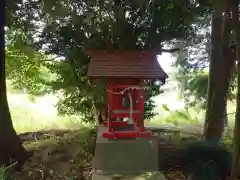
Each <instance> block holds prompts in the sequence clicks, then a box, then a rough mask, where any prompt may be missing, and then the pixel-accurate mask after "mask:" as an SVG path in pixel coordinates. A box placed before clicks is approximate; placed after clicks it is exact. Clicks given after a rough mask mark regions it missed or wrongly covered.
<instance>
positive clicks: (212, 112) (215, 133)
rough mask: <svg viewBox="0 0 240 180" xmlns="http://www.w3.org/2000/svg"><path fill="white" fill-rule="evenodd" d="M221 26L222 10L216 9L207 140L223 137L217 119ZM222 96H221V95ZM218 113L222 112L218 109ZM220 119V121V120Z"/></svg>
mask: <svg viewBox="0 0 240 180" xmlns="http://www.w3.org/2000/svg"><path fill="white" fill-rule="evenodd" d="M221 26H222V12H221V11H220V12H219V11H215V12H213V14H212V37H211V44H212V54H211V60H210V66H209V85H208V99H207V111H206V120H205V125H204V136H205V139H207V140H217V141H218V140H219V139H220V137H221V131H222V130H221V129H222V126H223V125H222V123H223V122H222V121H221V120H220V119H216V117H214V116H216V106H215V105H217V104H216V99H217V98H219V97H218V95H217V85H218V83H217V82H218V78H219V77H218V76H217V74H218V72H219V67H218V66H219V60H220V59H221V54H220V51H221V43H220V41H221V39H222V38H221ZM220 98H221V97H220ZM217 113H221V111H218V112H217ZM218 121H219V122H218Z"/></svg>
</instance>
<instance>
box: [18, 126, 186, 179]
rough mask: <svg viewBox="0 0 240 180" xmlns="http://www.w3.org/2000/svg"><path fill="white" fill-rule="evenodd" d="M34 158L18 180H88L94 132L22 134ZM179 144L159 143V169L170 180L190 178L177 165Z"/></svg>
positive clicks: (82, 130)
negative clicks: (175, 155) (175, 153)
mask: <svg viewBox="0 0 240 180" xmlns="http://www.w3.org/2000/svg"><path fill="white" fill-rule="evenodd" d="M20 137H21V138H22V139H23V141H24V146H25V147H26V148H27V149H28V150H31V151H34V156H33V157H32V158H31V159H30V160H29V161H28V162H27V163H26V164H25V166H24V170H23V171H22V172H20V173H18V174H16V175H15V176H16V179H18V180H33V179H36V180H50V179H51V180H88V179H89V178H90V177H91V159H92V157H93V153H94V149H95V139H96V131H95V129H90V128H82V129H79V130H73V131H61V130H51V131H46V132H38V133H35V134H34V133H26V134H22V135H20ZM178 148H179V145H178V144H172V143H167V142H162V143H161V144H160V158H161V162H162V163H161V164H160V170H161V171H162V172H163V173H164V174H165V176H166V178H167V179H170V180H173V179H174V180H185V179H187V178H186V176H185V175H184V173H183V172H181V170H180V169H181V168H180V167H179V166H178V162H177V159H176V157H174V155H173V154H174V152H175V151H176V150H177V149H178Z"/></svg>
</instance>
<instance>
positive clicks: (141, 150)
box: [92, 127, 164, 180]
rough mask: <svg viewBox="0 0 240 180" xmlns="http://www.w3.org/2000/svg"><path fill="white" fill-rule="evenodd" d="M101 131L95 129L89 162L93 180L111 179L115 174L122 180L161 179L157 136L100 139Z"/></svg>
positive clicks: (101, 129) (102, 128)
mask: <svg viewBox="0 0 240 180" xmlns="http://www.w3.org/2000/svg"><path fill="white" fill-rule="evenodd" d="M104 129H105V128H104V127H99V129H98V131H99V133H98V136H97V142H96V149H95V156H94V158H93V162H92V166H93V170H94V172H93V176H92V179H93V180H102V179H106V180H108V179H109V180H110V179H111V180H112V179H113V180H114V175H116V174H120V176H121V178H120V179H122V180H128V179H129V180H130V179H131V180H134V179H136V180H145V179H149V180H155V179H157V178H158V179H160V180H162V179H163V178H159V177H160V176H161V177H164V176H163V175H162V174H161V173H159V172H158V147H159V146H158V139H157V138H156V137H152V138H141V139H121V140H119V139H118V140H108V139H104V138H102V136H101V132H103V131H104ZM150 177H151V178H150ZM144 178H145V179H144ZM116 179H117V177H116Z"/></svg>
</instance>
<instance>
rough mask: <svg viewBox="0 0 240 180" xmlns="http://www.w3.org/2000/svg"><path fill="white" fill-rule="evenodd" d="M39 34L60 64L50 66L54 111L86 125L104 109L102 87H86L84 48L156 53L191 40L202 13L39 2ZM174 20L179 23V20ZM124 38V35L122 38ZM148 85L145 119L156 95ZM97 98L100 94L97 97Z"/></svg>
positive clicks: (126, 4) (194, 7)
mask: <svg viewBox="0 0 240 180" xmlns="http://www.w3.org/2000/svg"><path fill="white" fill-rule="evenodd" d="M42 5H43V11H44V12H45V13H44V14H43V17H44V18H43V19H42V21H43V23H42V24H43V25H42V28H43V33H42V34H41V36H40V38H41V40H40V41H39V42H38V43H37V44H38V47H39V48H44V49H45V51H46V52H47V53H49V54H54V55H56V56H57V57H61V58H62V60H61V61H58V62H55V64H54V65H53V66H52V70H53V71H54V73H56V74H58V79H57V81H55V82H53V87H54V88H55V89H56V90H63V91H62V99H61V100H60V101H59V104H58V108H59V110H60V112H62V113H68V114H73V113H79V114H80V115H81V116H82V117H83V119H85V120H86V119H92V115H91V112H92V107H95V112H99V111H101V110H100V109H101V106H104V97H103V96H102V95H103V92H104V84H103V83H98V84H97V85H93V84H90V83H89V82H88V80H87V77H86V72H87V68H88V62H89V59H88V57H87V56H85V54H84V52H83V50H84V47H89V48H95V49H107V50H113V49H125V50H136V49H138V50H157V51H159V53H161V50H162V46H163V45H164V44H166V43H169V42H170V41H171V40H173V39H181V38H186V37H188V36H191V35H192V34H193V33H194V29H193V28H192V26H191V24H192V22H193V21H195V18H196V17H199V16H202V15H203V14H204V13H206V12H205V9H204V7H203V6H198V5H199V4H198V2H192V1H184V2H179V1H150V2H148V1H124V0H118V1H113V0H112V1H95V0H92V1H84V0H82V1H71V3H70V2H69V1H64V0H58V1H54V2H51V1H43V4H42ZM179 17H180V18H179ZM126 32H128V33H126ZM149 83H150V85H154V86H153V87H154V88H153V90H152V94H150V95H149V97H148V101H147V103H146V106H145V107H146V110H147V113H146V116H147V117H151V116H152V115H153V114H152V113H151V110H152V108H153V102H151V99H150V97H152V96H153V95H156V94H158V93H159V87H158V85H155V84H154V82H151V81H149ZM100 94H102V95H101V96H100Z"/></svg>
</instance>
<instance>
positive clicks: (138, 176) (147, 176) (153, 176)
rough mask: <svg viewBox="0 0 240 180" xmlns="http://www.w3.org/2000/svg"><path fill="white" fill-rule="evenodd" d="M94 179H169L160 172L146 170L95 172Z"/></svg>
mask: <svg viewBox="0 0 240 180" xmlns="http://www.w3.org/2000/svg"><path fill="white" fill-rule="evenodd" d="M92 180H167V179H166V178H165V176H164V175H163V174H162V173H160V172H144V173H139V174H134V175H133V174H132V175H123V174H103V173H101V172H93V173H92Z"/></svg>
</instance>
